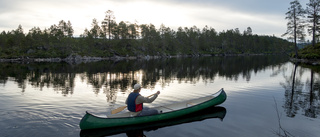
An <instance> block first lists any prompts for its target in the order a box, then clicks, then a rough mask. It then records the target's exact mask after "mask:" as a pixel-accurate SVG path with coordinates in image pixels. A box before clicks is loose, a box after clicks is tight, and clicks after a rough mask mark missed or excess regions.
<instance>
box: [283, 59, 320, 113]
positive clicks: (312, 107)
mask: <svg viewBox="0 0 320 137" xmlns="http://www.w3.org/2000/svg"><path fill="white" fill-rule="evenodd" d="M293 65H294V66H293V69H292V73H291V74H290V75H288V76H285V79H286V81H285V82H283V83H280V84H281V85H282V87H283V88H284V89H285V102H284V105H283V107H284V109H285V111H286V115H287V116H288V117H295V116H296V114H297V113H298V111H300V110H301V111H302V113H303V115H305V116H307V117H310V118H316V117H317V115H319V113H320V102H319V101H320V79H319V68H317V67H313V68H312V67H310V66H305V65H301V66H299V65H298V64H293ZM314 71H317V73H316V74H318V77H315V73H314ZM305 77H306V78H305Z"/></svg>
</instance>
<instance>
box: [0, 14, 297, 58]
mask: <svg viewBox="0 0 320 137" xmlns="http://www.w3.org/2000/svg"><path fill="white" fill-rule="evenodd" d="M73 33H74V30H73V28H72V24H71V22H70V21H68V22H66V21H64V20H61V21H59V23H58V25H56V24H54V25H51V26H50V27H49V28H48V29H47V28H46V29H44V30H41V29H40V28H39V27H34V28H32V29H30V30H29V32H28V33H27V34H24V33H23V28H22V26H21V25H19V26H18V28H17V29H16V30H12V31H8V32H5V31H3V32H2V33H1V34H0V58H17V57H30V58H38V57H40V58H51V57H62V58H64V57H67V56H69V55H71V54H78V55H81V56H99V57H111V56H146V55H150V56H172V55H194V56H198V55H203V54H211V55H214V54H270V53H282V52H283V51H291V50H292V49H293V48H294V47H292V46H291V45H290V42H288V41H287V40H284V39H281V38H278V37H275V36H261V35H257V34H253V30H252V29H251V27H248V28H247V29H246V30H244V31H243V32H241V31H240V30H239V29H238V28H235V29H230V30H226V31H225V30H224V31H222V32H217V31H216V30H215V29H214V28H212V27H208V26H205V27H204V28H202V29H200V28H198V27H196V26H193V27H179V28H178V29H177V30H173V29H171V28H169V27H166V26H165V25H164V24H162V25H161V26H160V28H158V29H157V28H156V26H155V25H153V24H141V25H139V24H138V23H137V22H135V23H130V22H125V21H121V22H120V23H117V22H116V21H115V16H114V14H113V11H111V10H108V11H107V12H106V13H105V18H104V19H103V21H102V22H101V23H99V22H98V21H97V19H93V20H92V24H91V28H89V29H88V28H86V29H85V30H84V32H83V34H81V35H80V36H79V37H74V36H73Z"/></svg>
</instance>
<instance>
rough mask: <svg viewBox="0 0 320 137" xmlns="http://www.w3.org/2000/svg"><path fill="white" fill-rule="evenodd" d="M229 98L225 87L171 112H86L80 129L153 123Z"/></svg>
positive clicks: (198, 109)
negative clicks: (122, 114)
mask: <svg viewBox="0 0 320 137" xmlns="http://www.w3.org/2000/svg"><path fill="white" fill-rule="evenodd" d="M226 98H227V95H226V93H225V92H224V90H223V89H221V90H220V91H219V94H218V95H217V96H216V97H214V98H212V99H211V100H208V101H205V102H203V103H200V104H197V105H194V106H191V107H186V108H184V109H180V110H175V111H171V112H166V113H161V114H157V115H151V116H138V117H122V118H101V117H97V116H94V115H92V114H90V113H88V112H86V114H85V116H84V117H83V118H82V119H81V121H80V129H81V130H87V129H97V128H107V127H119V126H127V125H135V124H143V123H151V122H156V121H162V120H168V119H174V118H177V117H181V116H184V115H187V114H190V113H193V112H197V111H200V110H203V109H206V108H208V107H211V106H215V105H219V104H221V103H223V102H224V101H225V100H226Z"/></svg>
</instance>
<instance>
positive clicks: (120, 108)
mask: <svg viewBox="0 0 320 137" xmlns="http://www.w3.org/2000/svg"><path fill="white" fill-rule="evenodd" d="M125 108H127V106H122V107H119V108H117V109H115V110H112V111H111V114H116V113H119V112H121V111H122V110H124V109H125Z"/></svg>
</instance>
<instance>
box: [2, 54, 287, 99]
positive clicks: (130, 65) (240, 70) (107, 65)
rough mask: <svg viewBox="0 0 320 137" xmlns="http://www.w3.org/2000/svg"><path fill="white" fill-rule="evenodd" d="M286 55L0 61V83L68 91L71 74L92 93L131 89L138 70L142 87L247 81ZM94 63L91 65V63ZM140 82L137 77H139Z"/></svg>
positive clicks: (283, 60)
mask: <svg viewBox="0 0 320 137" xmlns="http://www.w3.org/2000/svg"><path fill="white" fill-rule="evenodd" d="M286 61H287V59H286V58H283V57H279V56H255V57H252V56H240V57H200V58H168V59H152V60H127V61H119V62H114V61H111V60H110V61H102V62H91V63H83V64H78V65H70V64H67V63H30V64H18V63H0V69H1V70H2V71H1V72H0V83H3V84H6V82H7V81H8V80H9V78H11V80H12V79H13V80H14V81H15V82H17V83H18V86H19V88H21V89H22V90H23V91H24V89H25V87H26V85H27V84H31V85H32V86H33V87H34V88H40V89H42V88H44V87H53V89H54V90H56V91H61V92H62V94H65V95H67V94H72V93H73V88H74V82H75V78H76V77H77V76H78V77H80V78H81V79H82V80H83V81H87V82H88V84H89V85H93V87H94V91H95V92H96V93H99V92H100V89H101V88H102V87H107V89H108V90H109V91H114V90H115V89H121V90H122V91H125V90H126V89H131V87H132V86H133V84H134V83H136V82H137V80H139V79H140V77H138V76H137V74H139V73H141V74H142V78H141V79H142V81H141V84H143V86H144V87H148V86H151V87H152V86H154V85H155V83H157V82H159V81H160V80H161V81H162V82H164V83H162V84H163V85H165V84H166V83H171V82H172V80H173V79H175V80H178V81H179V82H192V83H197V82H198V81H199V80H200V79H202V80H204V81H207V82H213V81H214V79H215V77H216V76H217V75H218V76H224V77H226V78H227V79H228V80H235V81H237V80H238V79H239V77H240V78H241V77H242V78H244V79H246V80H247V81H250V78H251V72H252V71H254V72H257V71H259V70H263V69H264V68H265V67H268V66H270V65H271V66H272V67H273V65H275V67H276V66H277V65H278V64H280V63H283V62H286ZM93 66H94V67H93ZM139 82H140V81H139Z"/></svg>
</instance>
